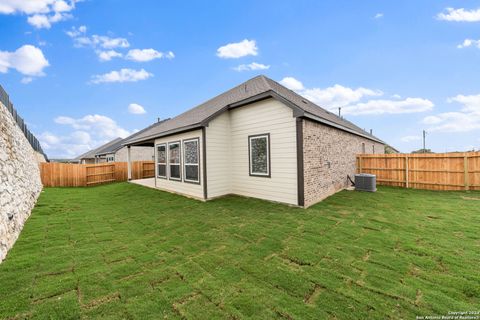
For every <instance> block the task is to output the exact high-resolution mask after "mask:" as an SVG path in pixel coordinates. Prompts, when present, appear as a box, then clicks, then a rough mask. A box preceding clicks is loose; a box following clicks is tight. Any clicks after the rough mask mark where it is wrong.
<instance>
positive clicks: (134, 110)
mask: <svg viewBox="0 0 480 320" xmlns="http://www.w3.org/2000/svg"><path fill="white" fill-rule="evenodd" d="M128 112H130V113H131V114H144V113H147V111H145V108H144V107H142V106H141V105H139V104H138V103H130V104H129V105H128Z"/></svg>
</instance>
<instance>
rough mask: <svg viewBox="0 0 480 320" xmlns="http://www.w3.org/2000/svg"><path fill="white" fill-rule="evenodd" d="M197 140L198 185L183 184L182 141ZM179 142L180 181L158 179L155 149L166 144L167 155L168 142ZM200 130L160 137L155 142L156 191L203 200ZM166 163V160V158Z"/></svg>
mask: <svg viewBox="0 0 480 320" xmlns="http://www.w3.org/2000/svg"><path fill="white" fill-rule="evenodd" d="M193 138H198V139H199V149H200V154H199V160H200V163H199V167H200V184H196V183H190V182H185V181H184V179H185V177H184V172H183V140H188V139H193ZM176 141H180V142H181V153H182V156H181V170H182V180H181V181H177V180H169V179H168V177H167V179H164V178H159V177H158V172H157V171H158V166H157V152H156V147H157V145H158V144H162V143H166V144H167V154H168V143H169V142H176ZM202 143H203V139H202V130H194V131H189V132H185V133H180V134H176V135H172V136H168V137H162V138H158V139H156V140H155V187H156V188H158V189H162V190H166V191H170V192H176V193H179V194H182V195H186V196H190V197H193V198H197V199H201V200H203V167H202V166H203V163H202V161H203V147H202ZM167 161H168V158H167ZM167 176H168V165H167Z"/></svg>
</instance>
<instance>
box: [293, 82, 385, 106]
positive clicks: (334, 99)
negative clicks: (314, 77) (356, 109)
mask: <svg viewBox="0 0 480 320" xmlns="http://www.w3.org/2000/svg"><path fill="white" fill-rule="evenodd" d="M382 94H383V93H382V92H381V91H378V90H372V89H366V88H361V87H360V88H357V89H351V88H347V87H344V86H341V85H339V84H336V85H334V86H333V87H329V88H325V89H321V88H312V89H305V90H303V93H302V95H303V96H305V97H306V98H307V99H310V100H312V101H313V102H315V103H317V104H319V105H320V106H322V105H324V106H327V107H329V108H338V107H345V106H346V105H348V104H350V103H353V102H357V101H359V100H360V99H362V98H363V97H368V96H381V95H382Z"/></svg>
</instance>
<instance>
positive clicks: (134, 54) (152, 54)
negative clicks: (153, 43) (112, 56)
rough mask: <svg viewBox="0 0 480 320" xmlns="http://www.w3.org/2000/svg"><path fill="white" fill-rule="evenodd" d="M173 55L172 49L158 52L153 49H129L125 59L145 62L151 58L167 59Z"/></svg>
mask: <svg viewBox="0 0 480 320" xmlns="http://www.w3.org/2000/svg"><path fill="white" fill-rule="evenodd" d="M174 57H175V55H174V54H173V52H172V51H169V52H165V53H164V52H160V51H157V50H155V49H151V48H150V49H132V50H129V51H128V53H127V55H126V57H125V58H126V59H127V60H133V61H137V62H146V61H151V60H153V59H161V58H167V59H173V58H174Z"/></svg>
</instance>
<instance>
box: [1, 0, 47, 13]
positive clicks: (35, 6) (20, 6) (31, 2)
mask: <svg viewBox="0 0 480 320" xmlns="http://www.w3.org/2000/svg"><path fill="white" fill-rule="evenodd" d="M52 2H53V1H52V0H2V1H0V13H2V14H14V13H25V14H34V13H47V12H50V11H51V5H52Z"/></svg>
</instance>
